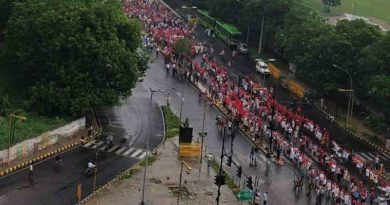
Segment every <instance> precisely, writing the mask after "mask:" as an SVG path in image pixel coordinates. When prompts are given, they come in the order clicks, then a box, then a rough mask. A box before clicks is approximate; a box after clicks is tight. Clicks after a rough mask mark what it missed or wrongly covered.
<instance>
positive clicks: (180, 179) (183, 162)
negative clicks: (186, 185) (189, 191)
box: [176, 160, 192, 205]
mask: <svg viewBox="0 0 390 205" xmlns="http://www.w3.org/2000/svg"><path fill="white" fill-rule="evenodd" d="M183 165H185V166H186V168H187V170H188V171H191V170H192V167H190V166H189V165H188V164H187V163H186V162H185V161H184V160H182V161H181V166H180V178H179V193H178V194H177V203H176V204H177V205H179V201H180V195H181V181H182V178H183ZM188 174H189V172H188Z"/></svg>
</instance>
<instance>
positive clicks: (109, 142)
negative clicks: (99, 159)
mask: <svg viewBox="0 0 390 205" xmlns="http://www.w3.org/2000/svg"><path fill="white" fill-rule="evenodd" d="M113 140H114V137H113V136H112V135H108V136H107V138H106V143H107V146H108V149H109V148H111V147H112V141H113Z"/></svg>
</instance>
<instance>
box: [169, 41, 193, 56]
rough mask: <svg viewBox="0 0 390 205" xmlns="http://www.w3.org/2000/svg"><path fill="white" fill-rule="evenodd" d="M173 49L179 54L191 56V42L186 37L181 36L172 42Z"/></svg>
mask: <svg viewBox="0 0 390 205" xmlns="http://www.w3.org/2000/svg"><path fill="white" fill-rule="evenodd" d="M173 50H174V51H175V52H176V53H177V54H179V55H181V56H191V52H192V42H191V40H190V39H188V38H181V39H179V40H177V41H176V42H175V43H174V44H173Z"/></svg>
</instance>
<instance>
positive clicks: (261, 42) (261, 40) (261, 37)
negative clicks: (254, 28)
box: [257, 16, 264, 54]
mask: <svg viewBox="0 0 390 205" xmlns="http://www.w3.org/2000/svg"><path fill="white" fill-rule="evenodd" d="M263 31H264V16H263V17H261V28H260V40H259V49H258V51H257V52H258V53H259V54H260V53H261V46H262V44H263Z"/></svg>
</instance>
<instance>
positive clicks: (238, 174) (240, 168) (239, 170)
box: [237, 166, 242, 178]
mask: <svg viewBox="0 0 390 205" xmlns="http://www.w3.org/2000/svg"><path fill="white" fill-rule="evenodd" d="M241 174H242V167H241V166H239V167H237V177H238V178H241Z"/></svg>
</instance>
